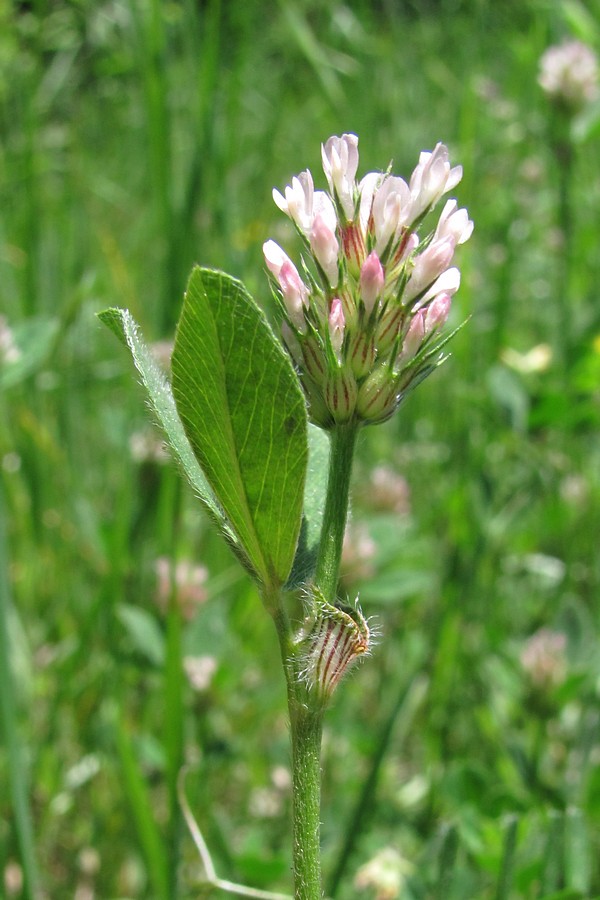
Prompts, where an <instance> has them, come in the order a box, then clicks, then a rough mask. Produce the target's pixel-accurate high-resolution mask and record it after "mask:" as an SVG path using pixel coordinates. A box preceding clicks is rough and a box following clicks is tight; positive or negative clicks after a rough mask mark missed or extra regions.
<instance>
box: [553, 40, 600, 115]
mask: <svg viewBox="0 0 600 900" xmlns="http://www.w3.org/2000/svg"><path fill="white" fill-rule="evenodd" d="M538 82H539V84H540V85H541V87H542V89H543V90H544V92H545V93H546V94H547V95H548V97H550V98H551V99H552V100H555V101H556V102H557V103H561V104H563V105H564V106H566V107H567V108H570V109H572V110H577V109H578V108H579V107H581V106H584V105H585V104H586V103H589V102H590V101H592V100H595V99H596V98H597V97H598V95H599V84H598V83H599V69H598V58H597V56H596V54H595V53H594V51H593V50H592V48H591V47H588V45H587V44H584V43H583V42H582V41H565V42H564V43H562V44H555V45H553V46H552V47H548V49H547V50H546V51H545V52H544V53H543V54H542V57H541V59H540V71H539V76H538Z"/></svg>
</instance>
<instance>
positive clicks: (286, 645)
mask: <svg viewBox="0 0 600 900" xmlns="http://www.w3.org/2000/svg"><path fill="white" fill-rule="evenodd" d="M357 432H358V425H356V424H354V423H353V424H349V425H343V426H338V427H336V428H335V430H334V431H333V432H332V434H331V454H330V462H329V480H328V483H327V498H326V501H325V512H324V516H323V528H322V531H321V542H320V547H319V556H318V559H317V566H316V573H315V587H316V588H318V589H319V591H320V592H321V593H322V594H323V595H324V596H325V598H326V599H327V600H328V601H329V602H333V601H334V600H335V596H336V592H337V584H338V576H339V569H340V559H341V556H342V544H343V540H344V531H345V528H346V519H347V516H348V496H349V491H350V476H351V473H352V459H353V456H354V447H355V444H356V435H357ZM269 607H270V609H271V610H272V611H273V618H274V621H275V626H276V628H277V633H278V635H279V642H280V646H281V656H282V660H283V667H284V670H285V676H286V681H287V690H288V709H289V715H290V732H291V741H292V778H293V812H292V815H293V868H294V897H295V900H321V898H322V897H323V887H322V880H321V736H322V731H323V712H324V707H323V703H322V702H321V700H319V699H318V698H316V697H315V696H314V694H312V693H311V692H309V690H308V689H307V687H306V685H305V684H303V682H302V678H301V665H302V662H301V660H300V659H299V658H298V652H297V647H296V646H295V644H294V641H293V637H292V634H291V630H290V623H289V621H288V619H287V615H286V613H285V610H284V609H283V607H282V605H281V603H280V602H279V603H276V604H267V608H269Z"/></svg>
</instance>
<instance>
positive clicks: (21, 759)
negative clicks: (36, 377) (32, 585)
mask: <svg viewBox="0 0 600 900" xmlns="http://www.w3.org/2000/svg"><path fill="white" fill-rule="evenodd" d="M5 509H6V504H5V497H4V490H3V485H2V481H1V480H0V722H1V725H2V729H1V730H2V735H3V740H4V745H5V748H6V760H7V768H8V783H9V788H8V789H9V794H10V801H11V805H12V810H13V816H14V827H15V832H16V838H17V845H18V848H19V854H20V862H21V866H22V869H23V879H24V884H23V897H24V898H25V900H35V898H36V897H38V896H39V890H40V886H41V880H40V875H39V871H38V865H37V858H36V844H35V835H34V830H33V822H32V816H31V808H30V804H29V788H28V773H27V760H28V754H27V753H26V752H24V747H23V742H22V739H21V735H20V732H19V726H18V715H17V701H16V697H15V683H14V678H13V673H12V671H11V666H10V657H11V653H10V635H9V610H10V608H11V598H10V587H9V580H8V538H7V533H6V521H5Z"/></svg>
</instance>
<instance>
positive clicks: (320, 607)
mask: <svg viewBox="0 0 600 900" xmlns="http://www.w3.org/2000/svg"><path fill="white" fill-rule="evenodd" d="M370 637H371V633H370V630H369V626H368V624H367V621H366V619H365V617H364V616H363V614H362V612H361V610H360V609H359V607H358V606H354V607H350V606H345V607H343V608H342V607H340V606H333V605H332V604H331V603H327V601H326V600H325V598H324V597H322V596H321V595H318V597H317V600H316V603H315V615H314V616H312V617H311V618H310V619H309V620H308V621H307V622H306V623H305V626H304V629H303V632H302V634H301V636H300V641H301V644H302V645H303V647H305V648H306V649H305V650H304V657H303V661H304V669H303V672H302V677H303V680H304V681H305V682H306V684H307V685H308V687H309V689H310V690H312V691H314V692H315V694H316V695H317V696H318V697H319V699H320V700H321V701H322V702H323V703H325V702H327V700H329V698H330V697H331V695H332V694H333V692H334V690H335V689H336V687H337V685H338V684H339V683H340V681H341V680H342V678H343V677H344V675H345V673H346V672H347V671H348V669H349V668H350V666H351V665H352V663H354V662H355V661H356V660H357V659H359V658H360V657H361V656H364V655H365V654H366V653H368V652H369V643H370Z"/></svg>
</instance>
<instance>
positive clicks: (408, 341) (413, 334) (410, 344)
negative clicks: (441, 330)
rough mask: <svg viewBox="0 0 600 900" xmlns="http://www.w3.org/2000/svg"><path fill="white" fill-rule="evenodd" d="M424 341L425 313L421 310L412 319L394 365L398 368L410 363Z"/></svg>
mask: <svg viewBox="0 0 600 900" xmlns="http://www.w3.org/2000/svg"><path fill="white" fill-rule="evenodd" d="M424 340H425V313H424V311H423V310H422V309H420V310H419V311H418V312H416V313H415V314H414V316H413V318H412V321H411V323H410V326H409V329H408V331H407V332H406V335H405V336H404V340H403V342H402V350H401V351H400V353H399V355H398V359H397V360H396V364H397V365H398V366H403V365H406V363H408V362H410V361H411V359H413V358H414V357H415V356H416V355H417V353H418V352H419V349H420V347H421V344H422V343H423V341H424Z"/></svg>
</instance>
